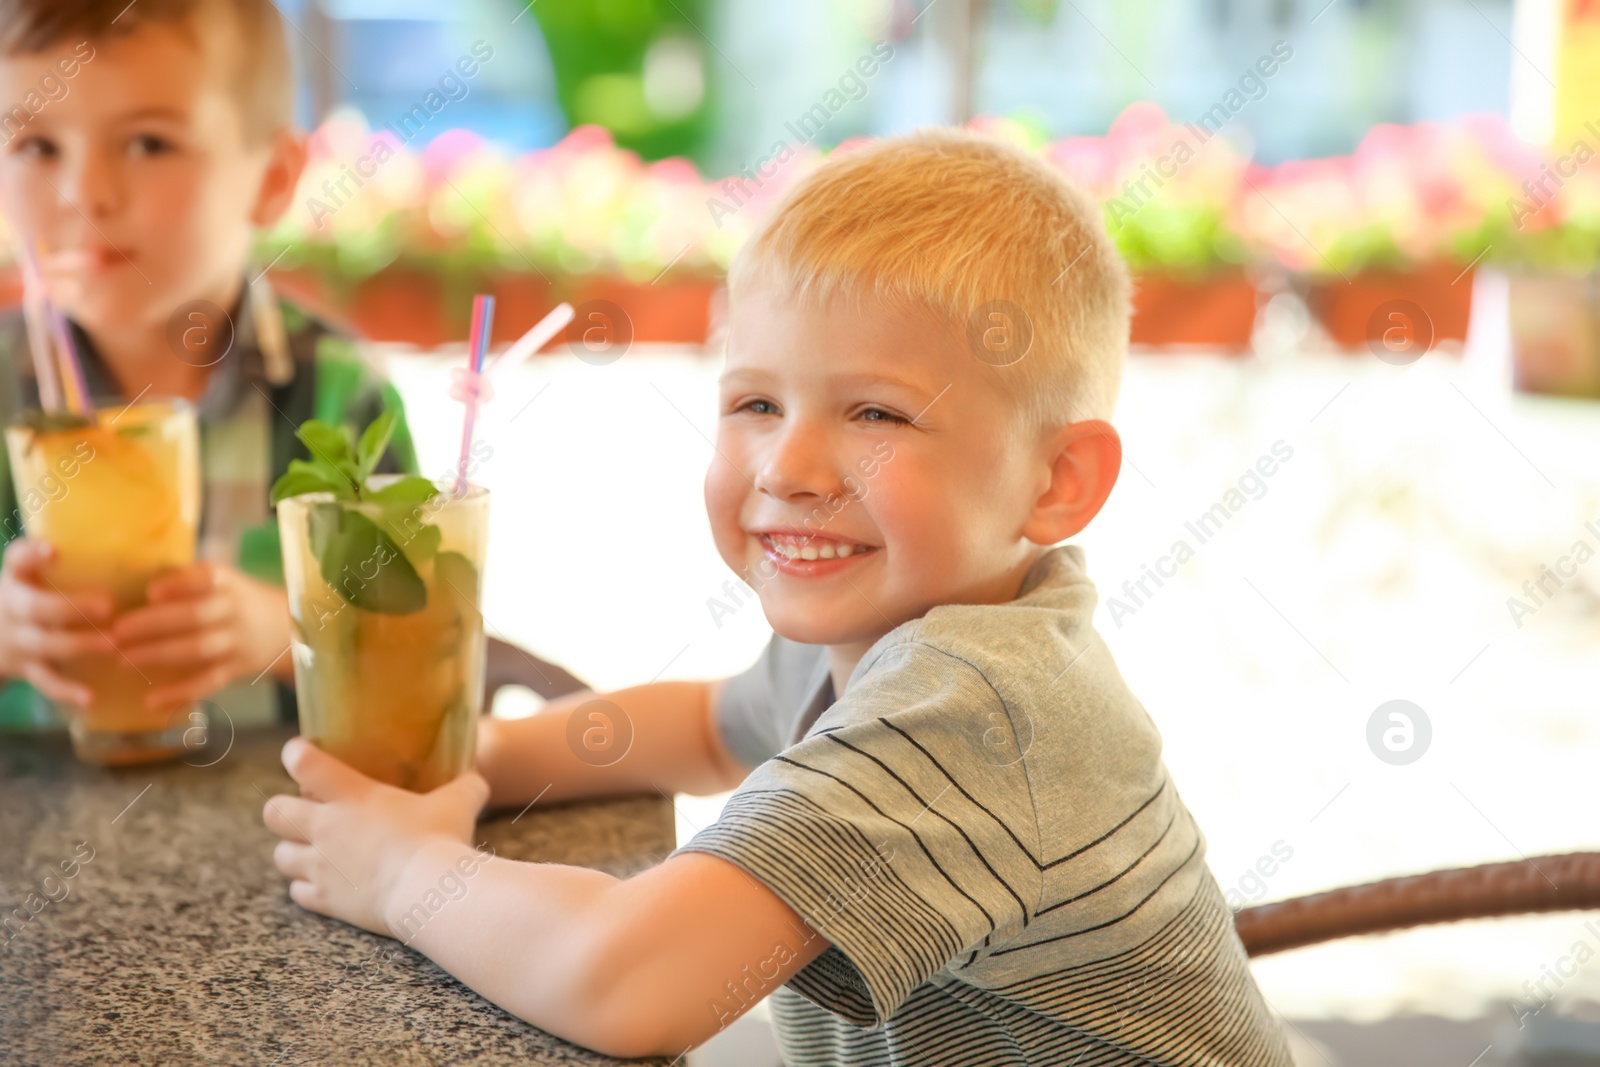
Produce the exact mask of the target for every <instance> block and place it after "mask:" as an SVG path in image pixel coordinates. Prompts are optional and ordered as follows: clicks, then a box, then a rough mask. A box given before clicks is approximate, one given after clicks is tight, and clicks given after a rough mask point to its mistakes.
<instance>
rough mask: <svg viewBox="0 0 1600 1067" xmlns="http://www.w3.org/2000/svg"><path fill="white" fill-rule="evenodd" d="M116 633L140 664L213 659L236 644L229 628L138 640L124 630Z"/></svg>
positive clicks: (129, 653)
mask: <svg viewBox="0 0 1600 1067" xmlns="http://www.w3.org/2000/svg"><path fill="white" fill-rule="evenodd" d="M114 636H116V637H117V640H118V642H119V645H120V647H121V648H122V654H123V655H125V656H127V657H128V659H129V660H130V661H131V662H132V663H134V664H135V665H136V666H140V667H146V666H158V665H162V664H173V663H177V664H182V663H210V662H212V661H213V660H219V659H222V658H224V657H225V656H228V655H230V654H232V652H233V650H234V647H235V642H234V637H233V634H232V633H230V632H228V631H227V630H201V631H200V632H199V633H189V634H184V635H183V636H181V637H169V638H166V639H165V640H152V641H142V642H139V643H137V644H133V643H129V641H128V639H127V638H126V637H124V636H123V635H121V634H114Z"/></svg>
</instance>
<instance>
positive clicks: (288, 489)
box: [272, 460, 339, 506]
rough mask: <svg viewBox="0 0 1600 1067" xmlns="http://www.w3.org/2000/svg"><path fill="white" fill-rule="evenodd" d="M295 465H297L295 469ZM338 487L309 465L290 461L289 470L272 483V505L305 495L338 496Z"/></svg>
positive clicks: (298, 461)
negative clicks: (323, 494) (325, 494)
mask: <svg viewBox="0 0 1600 1067" xmlns="http://www.w3.org/2000/svg"><path fill="white" fill-rule="evenodd" d="M295 464H299V467H298V468H296V466H295ZM338 490H339V487H338V486H337V485H335V484H333V483H331V482H329V481H328V480H327V479H326V478H325V477H323V473H322V472H321V471H319V470H317V469H316V468H314V467H312V465H311V464H309V463H304V462H302V461H300V460H291V461H290V463H289V470H288V471H286V472H285V473H284V475H283V477H281V478H279V479H278V480H277V481H275V482H273V483H272V503H273V505H274V506H277V505H278V504H279V503H281V502H283V501H285V500H287V499H288V498H289V497H292V496H303V495H305V494H306V493H334V494H335V495H337V494H338Z"/></svg>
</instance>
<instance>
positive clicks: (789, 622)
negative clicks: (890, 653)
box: [761, 602, 887, 645]
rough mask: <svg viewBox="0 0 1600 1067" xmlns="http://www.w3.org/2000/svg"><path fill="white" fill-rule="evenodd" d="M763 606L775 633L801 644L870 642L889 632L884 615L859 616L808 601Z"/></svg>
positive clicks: (768, 623)
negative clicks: (871, 617) (803, 606)
mask: <svg viewBox="0 0 1600 1067" xmlns="http://www.w3.org/2000/svg"><path fill="white" fill-rule="evenodd" d="M761 607H762V612H763V613H764V614H765V615H766V617H767V625H769V626H771V627H772V630H773V632H774V633H776V634H777V635H778V636H779V637H782V638H785V639H787V640H790V641H796V642H798V643H800V644H802V645H850V644H857V643H860V642H866V643H869V644H870V643H871V642H872V641H876V640H877V639H878V638H879V637H881V636H883V634H884V633H886V632H887V631H886V630H885V628H884V625H883V618H882V617H881V616H874V617H873V619H865V618H861V619H858V618H855V617H854V615H853V613H849V612H845V611H833V610H827V609H825V608H824V609H819V608H815V607H812V606H809V605H808V606H807V607H806V609H805V610H800V608H799V606H798V605H790V604H767V603H766V602H763V603H762V605H761Z"/></svg>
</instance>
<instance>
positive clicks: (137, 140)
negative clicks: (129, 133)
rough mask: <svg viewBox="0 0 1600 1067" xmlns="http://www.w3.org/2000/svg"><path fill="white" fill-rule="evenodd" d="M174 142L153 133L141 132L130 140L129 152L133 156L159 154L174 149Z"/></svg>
mask: <svg viewBox="0 0 1600 1067" xmlns="http://www.w3.org/2000/svg"><path fill="white" fill-rule="evenodd" d="M172 147H173V146H172V142H171V141H169V140H167V139H166V138H165V137H158V136H157V135H155V134H153V133H141V134H139V135H137V136H136V137H134V138H133V140H131V141H129V142H128V153H129V154H130V155H133V156H159V155H163V154H165V153H167V152H170V151H172Z"/></svg>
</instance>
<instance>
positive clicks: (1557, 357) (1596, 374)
mask: <svg viewBox="0 0 1600 1067" xmlns="http://www.w3.org/2000/svg"><path fill="white" fill-rule="evenodd" d="M1508 281H1509V304H1510V307H1509V311H1510V317H1511V358H1512V368H1513V369H1512V376H1513V381H1514V382H1515V385H1516V388H1517V389H1518V390H1520V391H1522V392H1525V393H1546V394H1550V395H1554V396H1573V397H1590V398H1600V274H1585V275H1560V274H1549V275H1538V274H1523V275H1518V274H1513V275H1511V276H1510V278H1509V279H1508Z"/></svg>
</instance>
